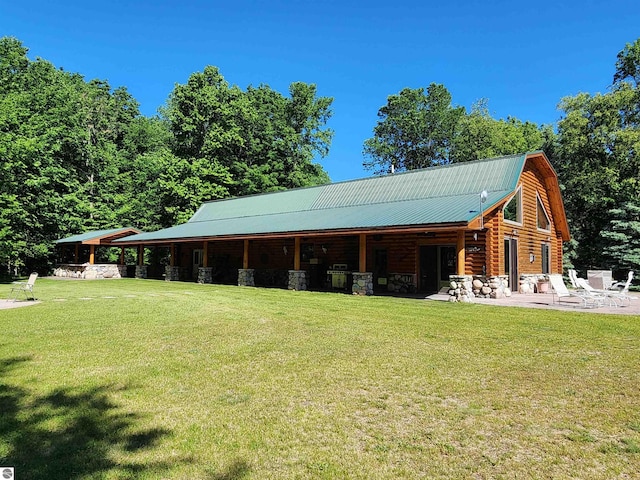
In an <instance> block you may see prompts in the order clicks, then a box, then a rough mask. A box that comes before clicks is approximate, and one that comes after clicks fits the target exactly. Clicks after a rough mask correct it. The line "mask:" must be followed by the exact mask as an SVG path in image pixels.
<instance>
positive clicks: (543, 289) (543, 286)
mask: <svg viewBox="0 0 640 480" xmlns="http://www.w3.org/2000/svg"><path fill="white" fill-rule="evenodd" d="M538 293H549V282H538Z"/></svg>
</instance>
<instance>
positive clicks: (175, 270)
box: [164, 265, 180, 282]
mask: <svg viewBox="0 0 640 480" xmlns="http://www.w3.org/2000/svg"><path fill="white" fill-rule="evenodd" d="M164 279H165V281H167V282H177V281H179V280H180V267H176V266H171V265H167V266H165V267H164Z"/></svg>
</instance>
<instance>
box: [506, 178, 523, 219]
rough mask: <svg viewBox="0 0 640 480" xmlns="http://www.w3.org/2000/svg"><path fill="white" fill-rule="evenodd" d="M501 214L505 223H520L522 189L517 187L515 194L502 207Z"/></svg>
mask: <svg viewBox="0 0 640 480" xmlns="http://www.w3.org/2000/svg"><path fill="white" fill-rule="evenodd" d="M503 214H504V219H505V220H506V221H507V222H513V223H520V224H521V223H522V187H518V190H516V194H515V195H514V196H513V197H511V200H509V201H508V202H507V204H506V205H505V206H504V209H503Z"/></svg>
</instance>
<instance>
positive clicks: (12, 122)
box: [0, 37, 332, 273]
mask: <svg viewBox="0 0 640 480" xmlns="http://www.w3.org/2000/svg"><path fill="white" fill-rule="evenodd" d="M27 53H28V49H27V48H25V47H24V46H23V45H22V43H21V42H20V41H19V40H17V39H15V38H9V37H4V38H0V174H1V175H2V177H1V178H2V181H1V183H0V265H3V266H6V268H7V271H8V272H9V273H12V272H13V273H15V272H16V271H19V270H21V269H25V270H35V269H37V270H40V271H42V272H46V270H48V269H49V268H50V266H51V265H52V263H53V261H54V248H53V243H52V242H53V240H56V239H58V238H62V237H65V236H69V235H72V234H77V233H80V232H84V231H88V230H96V229H104V228H114V227H121V226H132V227H138V228H140V229H142V230H147V231H152V230H157V229H159V228H163V227H168V226H171V225H174V224H175V223H179V222H184V221H186V220H187V219H188V218H189V217H190V216H191V215H192V214H193V213H194V212H195V210H196V209H197V208H198V206H199V205H200V204H201V203H202V202H204V201H208V200H214V199H218V198H223V197H227V196H230V195H244V194H248V193H258V192H263V191H271V190H279V189H284V188H292V187H300V186H306V185H313V184H319V183H326V182H328V181H329V177H328V175H327V174H326V172H325V171H324V170H323V169H322V167H321V166H320V165H318V164H316V163H314V162H313V159H314V157H315V156H316V155H319V156H321V157H322V156H324V155H326V154H327V153H328V150H329V145H330V143H331V137H332V132H331V130H329V129H326V128H324V126H325V123H326V122H327V120H328V119H329V117H330V116H331V110H330V106H331V103H332V99H330V98H326V97H317V96H316V87H315V85H307V84H304V83H293V84H292V85H291V87H290V91H289V94H290V97H289V98H286V97H284V96H282V95H281V94H279V93H277V92H275V91H273V90H271V89H270V88H269V87H266V86H260V87H258V88H252V87H249V88H248V89H247V91H246V92H243V91H241V90H240V89H239V88H238V87H235V86H234V87H230V86H229V85H228V84H227V83H226V82H225V81H224V78H223V77H222V76H221V75H220V73H219V72H218V70H217V69H216V68H215V67H207V68H205V70H204V72H202V73H196V74H193V75H192V76H191V77H190V78H189V81H188V82H187V84H186V85H177V86H176V88H175V91H174V92H173V93H172V95H171V97H170V99H169V103H168V107H167V108H165V109H164V115H163V117H160V118H158V117H152V118H146V117H143V116H141V115H140V112H139V109H138V103H137V102H136V101H135V99H134V98H133V97H132V96H131V95H130V94H129V93H128V92H127V90H126V89H125V88H122V87H120V88H116V89H112V88H111V86H110V85H109V84H108V83H107V82H105V81H101V80H91V81H85V79H84V78H83V77H82V76H80V75H78V74H71V73H67V72H64V71H62V70H58V69H56V68H55V67H54V66H53V65H52V64H51V63H49V62H47V61H45V60H41V59H37V60H35V61H31V60H29V59H28V58H27Z"/></svg>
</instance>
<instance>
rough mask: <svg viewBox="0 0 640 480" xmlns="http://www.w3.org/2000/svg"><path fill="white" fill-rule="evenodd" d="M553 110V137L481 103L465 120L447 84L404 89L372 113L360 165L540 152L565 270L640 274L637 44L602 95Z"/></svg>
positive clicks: (622, 57) (564, 102)
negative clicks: (546, 165)
mask: <svg viewBox="0 0 640 480" xmlns="http://www.w3.org/2000/svg"><path fill="white" fill-rule="evenodd" d="M603 81H606V80H604V79H603ZM559 109H560V111H561V118H560V120H559V122H558V124H557V125H556V126H555V127H556V128H555V129H554V127H553V126H551V125H537V124H535V123H532V122H522V121H520V120H518V119H517V118H514V117H509V118H507V119H506V120H504V119H495V118H492V117H491V115H490V114H489V109H488V105H487V101H486V100H480V101H479V102H477V103H476V104H475V105H474V106H473V107H472V108H471V111H469V112H467V111H466V109H465V108H464V107H460V106H455V105H453V103H452V98H451V94H450V93H449V91H448V90H447V89H446V87H445V86H444V85H439V84H435V83H433V84H431V85H429V86H428V87H427V88H426V89H425V88H417V89H410V88H405V89H403V90H402V91H400V92H399V93H398V94H395V95H391V96H389V97H388V99H387V103H386V105H384V106H382V107H381V108H380V110H379V111H378V122H377V124H376V125H375V127H374V129H373V137H372V138H370V139H368V140H366V141H365V143H364V150H363V154H364V157H365V161H364V162H363V165H364V166H365V168H367V169H369V170H371V171H373V172H374V173H375V174H384V173H388V172H391V171H402V170H411V169H414V168H424V167H430V166H434V165H442V164H447V163H453V162H464V161H470V160H477V159H481V158H489V157H494V156H499V155H509V154H515V153H524V152H527V151H534V150H544V151H545V153H546V154H547V156H548V157H549V159H550V161H551V163H552V164H553V166H554V168H555V169H556V171H557V173H558V177H559V181H560V184H561V188H562V195H563V199H564V204H565V209H566V213H567V217H568V221H569V227H570V231H571V235H572V240H571V242H570V243H568V244H567V245H565V262H564V263H565V266H568V267H577V268H578V269H582V270H586V269H589V268H611V269H613V270H614V271H616V272H617V273H619V274H622V273H624V272H626V271H628V270H636V271H639V270H640V156H639V154H640V39H637V40H636V41H635V42H634V43H630V44H627V45H626V46H625V47H624V49H623V50H622V51H620V53H619V54H618V56H617V59H616V62H615V70H614V73H613V78H612V83H611V85H610V87H609V88H608V91H607V92H606V93H603V94H600V93H598V94H593V95H592V94H588V93H580V94H578V95H576V96H573V97H566V98H563V99H561V100H560V103H559Z"/></svg>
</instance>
